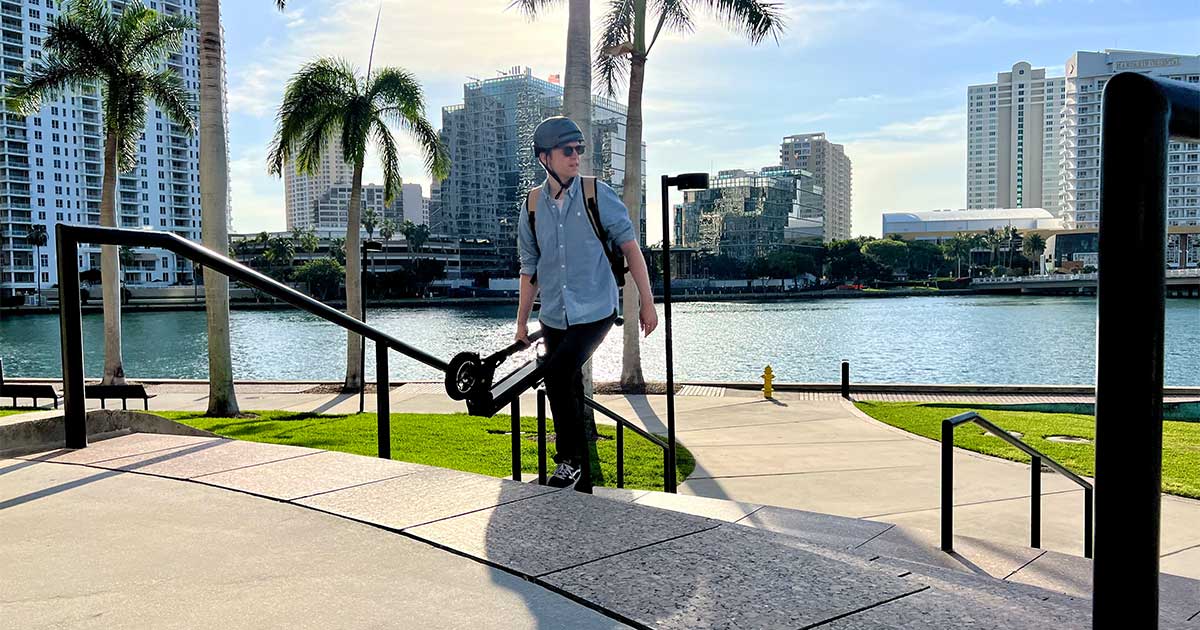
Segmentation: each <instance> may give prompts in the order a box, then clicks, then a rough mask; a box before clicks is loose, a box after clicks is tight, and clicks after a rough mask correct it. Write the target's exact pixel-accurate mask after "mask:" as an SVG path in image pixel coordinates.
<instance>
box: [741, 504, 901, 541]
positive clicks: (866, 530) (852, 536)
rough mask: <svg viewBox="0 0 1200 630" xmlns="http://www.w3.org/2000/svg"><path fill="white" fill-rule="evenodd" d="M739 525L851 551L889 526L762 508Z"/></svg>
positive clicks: (875, 522)
mask: <svg viewBox="0 0 1200 630" xmlns="http://www.w3.org/2000/svg"><path fill="white" fill-rule="evenodd" d="M737 523H738V525H745V526H747V527H754V528H757V529H764V530H767V531H771V532H776V533H780V534H787V535H788V536H792V537H795V538H797V539H799V540H802V541H805V542H807V543H811V544H814V545H822V546H825V547H830V548H833V549H850V548H853V547H857V546H859V545H862V544H863V543H865V542H867V541H868V540H871V539H872V538H875V537H876V536H879V535H880V534H882V533H884V532H886V531H887V530H888V529H890V528H891V527H892V525H891V524H890V523H880V522H877V521H868V520H863V519H857V518H846V517H844V516H833V515H832V514H819V513H817V512H807V511H804V510H792V509H787V508H780V507H775V506H771V505H768V506H765V507H763V508H762V509H760V510H756V511H754V512H753V513H751V514H749V515H747V516H746V517H745V518H743V519H741V520H738V521H737Z"/></svg>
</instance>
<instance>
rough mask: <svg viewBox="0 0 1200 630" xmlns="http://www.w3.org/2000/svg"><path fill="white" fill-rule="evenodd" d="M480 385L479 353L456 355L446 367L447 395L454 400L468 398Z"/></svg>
mask: <svg viewBox="0 0 1200 630" xmlns="http://www.w3.org/2000/svg"><path fill="white" fill-rule="evenodd" d="M480 385H481V383H480V382H479V355H478V354H475V353H474V352H460V353H458V354H456V355H454V358H453V359H451V360H450V366H449V367H448V368H447V369H446V395H447V396H449V397H450V398H451V399H452V400H466V398H467V397H468V396H470V395H471V394H472V393H473V392H474V390H475V388H477V387H479V386H480Z"/></svg>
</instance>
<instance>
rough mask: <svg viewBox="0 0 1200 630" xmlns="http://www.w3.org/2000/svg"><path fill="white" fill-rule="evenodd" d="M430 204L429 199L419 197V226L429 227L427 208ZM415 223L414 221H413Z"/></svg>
mask: <svg viewBox="0 0 1200 630" xmlns="http://www.w3.org/2000/svg"><path fill="white" fill-rule="evenodd" d="M431 204H432V201H430V198H429V197H421V223H420V225H429V206H430V205H431ZM413 223H416V221H413Z"/></svg>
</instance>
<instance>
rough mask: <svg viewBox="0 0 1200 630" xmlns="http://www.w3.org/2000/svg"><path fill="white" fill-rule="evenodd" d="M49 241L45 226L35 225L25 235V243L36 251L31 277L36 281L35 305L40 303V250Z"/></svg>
mask: <svg viewBox="0 0 1200 630" xmlns="http://www.w3.org/2000/svg"><path fill="white" fill-rule="evenodd" d="M48 240H49V235H47V234H46V226H44V225H41V224H37V225H34V226H33V227H31V228H29V233H28V234H26V235H25V242H26V243H28V244H30V245H33V246H34V248H35V249H36V250H37V253H36V254H34V258H33V261H34V262H33V275H34V277H35V278H36V279H37V303H38V305H41V303H42V248H43V247H45V246H46V242H47V241H48Z"/></svg>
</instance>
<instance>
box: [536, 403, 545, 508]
mask: <svg viewBox="0 0 1200 630" xmlns="http://www.w3.org/2000/svg"><path fill="white" fill-rule="evenodd" d="M537 411H538V416H537V418H538V485H542V486H544V485H546V390H544V389H541V388H539V389H538V390H537Z"/></svg>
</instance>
